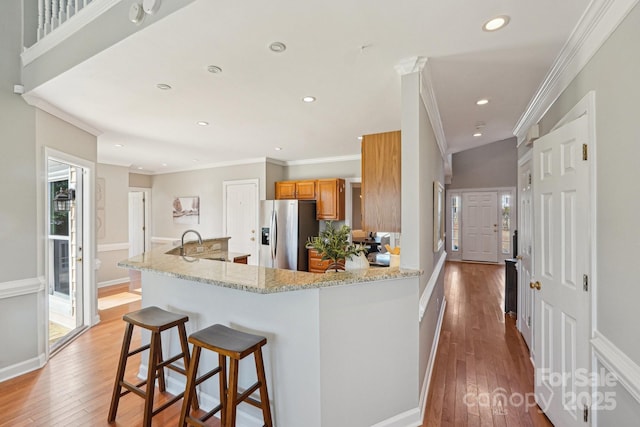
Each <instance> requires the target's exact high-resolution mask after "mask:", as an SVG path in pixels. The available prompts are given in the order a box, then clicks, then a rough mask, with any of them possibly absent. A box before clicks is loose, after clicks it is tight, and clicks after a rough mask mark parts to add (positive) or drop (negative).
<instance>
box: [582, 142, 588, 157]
mask: <svg viewBox="0 0 640 427" xmlns="http://www.w3.org/2000/svg"><path fill="white" fill-rule="evenodd" d="M582 160H589V148H588V147H587V144H582Z"/></svg>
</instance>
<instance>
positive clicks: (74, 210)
mask: <svg viewBox="0 0 640 427" xmlns="http://www.w3.org/2000/svg"><path fill="white" fill-rule="evenodd" d="M84 176H85V171H84V169H83V168H82V167H81V166H77V165H73V164H69V163H67V162H65V161H62V160H59V159H55V158H53V157H48V158H47V201H48V209H47V212H48V213H47V247H46V252H47V258H46V262H47V271H48V274H47V291H48V292H47V297H48V298H47V299H48V301H47V302H48V304H47V307H48V310H47V319H48V341H49V352H50V353H54V352H55V351H56V350H57V349H59V348H61V346H63V345H64V344H65V343H67V342H68V341H69V340H70V339H72V338H73V337H74V336H75V335H77V334H78V333H79V332H80V331H81V330H82V329H84V328H85V324H86V322H85V318H84V313H85V309H84V304H85V301H84V296H85V292H84V278H85V274H84V268H85V267H84V263H83V248H84V242H85V240H84V238H85V226H86V224H85V220H84V219H85V218H84V205H83V199H84V198H83V194H84V185H85V182H84Z"/></svg>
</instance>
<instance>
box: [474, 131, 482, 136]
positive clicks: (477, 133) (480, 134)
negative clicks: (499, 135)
mask: <svg viewBox="0 0 640 427" xmlns="http://www.w3.org/2000/svg"><path fill="white" fill-rule="evenodd" d="M473 136H475V137H478V136H482V133H480V132H476V133H474V134H473Z"/></svg>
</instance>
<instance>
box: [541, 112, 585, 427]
mask: <svg viewBox="0 0 640 427" xmlns="http://www.w3.org/2000/svg"><path fill="white" fill-rule="evenodd" d="M587 135H588V133H587V117H586V116H583V117H581V118H579V119H577V120H575V121H573V122H571V123H569V124H567V125H565V126H563V127H561V128H559V129H557V130H555V131H553V132H551V133H549V134H548V135H546V136H544V137H542V138H540V139H539V140H537V141H536V142H535V144H534V147H533V200H534V202H533V205H534V212H535V213H534V221H535V226H534V230H535V231H534V260H535V266H534V274H533V278H532V280H534V284H535V286H536V287H537V291H536V292H534V295H535V307H536V316H535V328H534V331H535V338H534V342H535V344H534V348H535V365H536V368H535V371H536V381H535V393H536V400H537V402H538V404H539V405H540V407H541V408H542V409H543V410H544V411H545V413H546V415H547V416H548V417H549V419H550V420H551V422H553V423H554V424H555V425H557V426H563V427H565V426H569V427H570V426H584V425H587V424H586V423H585V422H584V420H583V419H584V408H585V406H586V405H588V400H589V396H590V393H591V390H590V387H588V381H586V380H585V378H584V374H586V373H587V372H590V371H589V368H590V353H591V352H590V350H589V335H590V334H589V329H590V327H589V325H590V314H589V313H590V312H589V310H590V299H589V291H588V286H585V284H584V283H583V281H584V282H587V283H588V279H589V277H588V273H589V269H590V263H591V260H590V250H589V248H590V241H589V227H588V224H589V215H590V212H589V201H590V193H589V177H590V176H589V174H590V172H589V160H583V154H582V153H583V144H587ZM581 373H582V374H583V375H581Z"/></svg>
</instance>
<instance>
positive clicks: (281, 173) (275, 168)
mask: <svg viewBox="0 0 640 427" xmlns="http://www.w3.org/2000/svg"><path fill="white" fill-rule="evenodd" d="M286 176H287V167H286V166H282V165H278V164H275V163H272V162H270V161H268V160H267V164H266V177H267V179H266V181H267V182H266V184H265V191H266V194H265V200H273V199H275V198H276V189H275V183H276V182H278V181H285V180H286Z"/></svg>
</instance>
